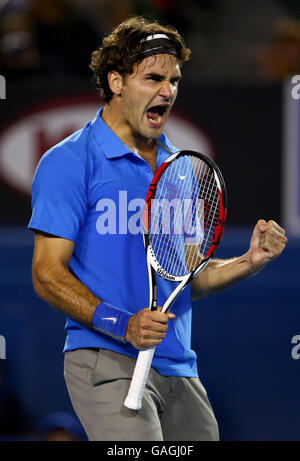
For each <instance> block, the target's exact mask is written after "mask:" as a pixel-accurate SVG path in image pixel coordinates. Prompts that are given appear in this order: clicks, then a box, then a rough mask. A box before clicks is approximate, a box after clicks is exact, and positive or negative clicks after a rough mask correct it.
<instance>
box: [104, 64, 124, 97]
mask: <svg viewBox="0 0 300 461" xmlns="http://www.w3.org/2000/svg"><path fill="white" fill-rule="evenodd" d="M107 78H108V84H109V88H110V89H111V91H112V92H113V93H114V94H115V95H116V96H121V92H122V87H123V77H122V75H120V74H119V72H117V71H116V70H111V71H110V72H108V75H107Z"/></svg>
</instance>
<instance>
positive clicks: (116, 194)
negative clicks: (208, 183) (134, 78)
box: [28, 109, 197, 377]
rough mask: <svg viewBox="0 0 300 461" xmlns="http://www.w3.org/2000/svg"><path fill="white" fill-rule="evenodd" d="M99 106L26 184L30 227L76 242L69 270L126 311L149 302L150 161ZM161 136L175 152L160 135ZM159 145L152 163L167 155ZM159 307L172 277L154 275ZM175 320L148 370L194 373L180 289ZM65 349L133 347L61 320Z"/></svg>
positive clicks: (187, 305) (187, 301) (187, 308)
mask: <svg viewBox="0 0 300 461" xmlns="http://www.w3.org/2000/svg"><path fill="white" fill-rule="evenodd" d="M102 110H103V109H100V110H99V112H98V113H97V115H96V117H95V119H94V120H93V121H90V122H88V123H87V124H86V125H85V126H84V127H83V128H82V129H81V130H79V131H77V132H76V133H74V134H72V135H71V136H69V137H68V138H66V139H64V140H63V141H62V142H60V143H59V144H57V145H55V146H54V147H53V148H52V149H50V150H49V151H47V152H46V153H45V154H44V155H43V157H42V159H41V160H40V162H39V164H38V167H37V169H36V172H35V175H34V178H33V184H32V217H31V220H30V223H29V226H28V227H29V229H32V230H40V231H43V232H47V233H49V234H53V235H56V236H59V237H62V238H65V239H68V240H71V241H73V242H74V243H75V246H74V251H73V255H72V257H71V259H70V263H69V268H70V271H71V272H72V273H73V274H74V275H75V277H77V278H78V279H79V280H80V281H81V282H82V283H84V284H85V285H86V286H87V287H88V288H89V290H90V291H91V292H92V293H93V294H94V295H95V296H96V297H98V298H99V299H101V300H103V301H106V302H108V303H110V304H112V305H114V306H116V307H119V308H120V309H123V310H126V311H128V312H129V313H132V314H134V313H136V312H138V311H139V310H141V309H142V308H144V307H147V306H148V305H149V284H148V273H147V263H146V256H145V250H144V244H143V238H142V232H141V231H142V227H141V224H142V223H141V218H142V210H143V204H144V200H145V197H146V193H147V190H148V187H149V184H150V182H151V180H152V178H153V172H152V170H151V168H150V166H149V165H148V164H147V163H146V162H145V161H144V160H143V159H142V158H141V157H139V156H138V155H136V154H134V153H133V152H131V151H130V150H129V148H128V147H127V146H126V145H125V144H124V143H123V142H122V141H121V140H120V139H119V138H118V137H117V136H116V135H115V134H114V133H113V132H112V131H111V130H110V128H109V127H108V126H107V125H106V124H105V123H104V121H103V120H102V118H101V113H102ZM159 141H160V142H161V143H162V144H163V145H165V146H166V147H167V148H168V149H169V150H171V151H173V152H175V151H177V150H178V149H175V148H174V147H173V146H172V145H171V144H170V142H169V140H168V139H167V138H166V136H165V135H164V134H163V135H161V137H160V138H159ZM168 155H169V154H168V153H167V152H166V151H165V150H164V149H162V148H161V147H159V146H158V153H157V167H159V166H160V165H161V163H162V162H163V161H164V160H165V159H166V158H167V157H168ZM157 285H158V305H159V306H162V305H163V304H164V302H165V300H166V299H167V298H168V296H169V295H170V294H171V293H172V291H173V290H174V288H175V286H174V282H169V281H166V280H164V279H162V278H161V277H159V276H158V277H157ZM172 311H174V313H176V316H177V317H176V319H175V320H170V321H169V324H168V326H169V327H168V332H167V335H166V337H165V339H164V340H163V341H162V343H161V344H160V345H159V346H158V347H157V348H156V352H155V356H154V359H153V367H154V368H155V369H156V370H157V371H158V372H159V373H161V374H163V375H166V376H189V377H195V376H197V366H196V354H195V352H194V351H192V350H191V298H190V289H189V288H186V289H185V290H184V292H183V293H182V294H181V296H180V297H179V298H178V299H177V300H176V302H175V303H174V305H173V306H172ZM65 328H66V333H67V337H66V342H65V346H64V351H69V350H73V349H78V348H86V347H96V348H104V349H110V350H112V351H115V352H118V353H120V354H125V355H128V356H130V357H137V354H138V351H137V350H136V349H135V348H134V347H133V346H132V345H131V344H130V343H125V344H124V343H123V342H120V341H118V340H117V339H114V338H112V337H110V336H108V335H106V334H105V333H101V332H98V331H95V330H92V329H89V328H86V327H85V326H83V325H81V324H79V323H77V322H75V321H74V320H73V319H71V318H67V320H66V326H65Z"/></svg>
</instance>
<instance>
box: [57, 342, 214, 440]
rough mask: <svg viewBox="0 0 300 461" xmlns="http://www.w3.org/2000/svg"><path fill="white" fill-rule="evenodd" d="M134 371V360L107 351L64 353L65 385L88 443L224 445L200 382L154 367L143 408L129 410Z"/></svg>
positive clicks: (84, 350)
mask: <svg viewBox="0 0 300 461" xmlns="http://www.w3.org/2000/svg"><path fill="white" fill-rule="evenodd" d="M134 366H135V360H134V359H131V358H130V357H127V356H125V355H120V354H117V353H115V352H112V351H108V350H105V349H100V350H98V349H78V350H75V351H69V352H66V353H65V364H64V376H65V381H66V385H67V388H68V392H69V395H70V399H71V402H72V405H73V407H74V410H75V412H76V414H77V416H78V418H79V420H80V421H81V424H82V425H83V427H84V429H85V431H86V433H87V436H88V438H89V440H91V441H100V440H102V441H145V440H146V441H162V440H164V441H198V440H206V441H208V440H209V441H212V440H219V432H218V425H217V422H216V419H215V416H214V413H213V410H212V407H211V405H210V403H209V400H208V398H207V394H206V391H205V389H204V387H203V386H202V384H201V382H200V381H199V379H198V378H184V377H183V378H181V377H173V376H168V377H166V376H162V375H161V374H159V373H158V372H157V371H155V370H154V369H153V368H151V371H150V375H149V379H148V382H147V387H146V390H145V393H144V397H143V406H142V409H141V410H139V411H135V410H129V409H128V408H126V407H125V406H124V400H125V397H126V395H127V392H128V389H129V385H130V380H131V377H132V374H133V370H134Z"/></svg>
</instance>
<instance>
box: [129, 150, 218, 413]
mask: <svg viewBox="0 0 300 461" xmlns="http://www.w3.org/2000/svg"><path fill="white" fill-rule="evenodd" d="M187 154H188V155H192V156H196V157H200V158H201V160H203V161H204V162H205V163H206V164H207V165H208V166H209V168H211V169H212V170H213V172H214V177H215V181H216V183H217V187H218V194H219V218H218V222H217V225H216V227H215V231H214V236H213V239H212V243H211V245H210V247H209V249H208V251H207V253H206V254H205V255H204V258H203V259H202V261H201V263H200V265H199V266H198V267H196V268H195V269H194V270H193V271H191V272H189V273H188V274H186V275H183V276H174V275H172V274H169V273H168V272H166V271H165V270H164V269H163V268H162V267H161V266H160V265H159V263H158V261H157V259H156V258H155V255H154V252H153V249H152V246H151V241H150V216H151V202H152V199H154V197H155V193H156V188H157V184H158V182H159V180H160V178H161V176H162V175H163V173H164V171H165V170H166V169H167V168H168V166H169V165H170V164H171V163H172V162H173V161H175V160H176V159H178V158H179V157H180V156H185V155H187ZM226 215H227V192H226V186H225V182H224V179H223V176H222V174H221V171H220V169H219V167H218V166H217V165H216V164H215V162H214V161H213V160H212V159H211V158H210V157H208V156H207V155H205V154H203V153H201V152H194V151H189V150H183V151H178V152H176V153H175V154H173V155H171V156H170V157H168V159H167V160H166V161H165V162H164V163H163V164H162V165H161V166H160V168H159V169H158V170H157V172H156V173H155V175H154V177H153V179H152V181H151V184H150V186H149V189H148V192H147V196H146V201H145V207H144V213H143V240H144V247H145V251H146V257H147V267H148V279H149V309H150V310H156V309H157V283H156V274H159V275H160V276H161V277H163V278H164V279H166V280H170V281H172V282H180V283H179V284H178V286H177V287H176V288H175V290H174V291H173V292H172V294H171V295H170V296H169V298H168V299H167V300H166V302H165V304H164V305H163V307H162V312H167V311H168V310H169V309H170V307H171V306H172V304H173V303H174V302H175V301H176V299H177V298H178V296H179V295H180V294H181V293H182V291H183V290H184V289H185V287H186V286H187V285H188V284H189V283H190V282H191V281H192V280H193V279H194V278H195V277H196V276H197V275H198V274H199V273H200V272H201V271H202V270H203V269H204V268H205V267H206V266H207V264H208V263H209V261H210V260H211V259H212V257H213V255H214V253H215V251H216V249H217V247H218V245H219V243H220V240H221V237H222V234H223V230H224V226H225V221H226ZM154 353H155V346H152V347H150V348H148V349H146V350H141V351H139V355H138V358H137V362H136V366H135V369H134V373H133V376H132V380H131V385H130V388H129V391H128V394H127V397H126V399H125V402H124V405H125V406H126V407H127V408H129V409H132V410H139V409H140V408H141V407H142V397H143V393H144V389H145V387H146V384H147V379H148V375H149V372H150V368H151V363H152V360H153V356H154Z"/></svg>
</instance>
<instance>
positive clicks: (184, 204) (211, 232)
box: [124, 150, 227, 410]
mask: <svg viewBox="0 0 300 461" xmlns="http://www.w3.org/2000/svg"><path fill="white" fill-rule="evenodd" d="M226 211H227V197H226V188H225V183H224V179H223V177H222V174H221V172H220V170H219V168H218V167H217V165H216V164H215V163H214V162H213V161H212V160H211V158H209V157H207V156H206V155H204V154H202V153H198V152H193V151H188V150H184V151H180V152H177V153H175V154H173V155H171V156H170V157H169V158H168V159H167V160H166V161H165V162H164V163H163V164H162V165H161V166H160V168H159V169H158V170H157V172H156V174H155V175H154V177H153V180H152V182H151V184H150V187H149V189H148V193H147V196H146V202H145V208H144V214H143V237H144V245H145V250H146V255H147V264H148V275H149V289H150V292H149V294H150V301H149V308H150V309H151V310H155V309H156V308H157V287H156V273H157V274H159V275H160V276H161V277H163V278H165V279H166V280H171V281H173V282H177V283H176V287H175V289H174V291H173V292H172V293H171V295H170V296H169V298H168V299H167V301H166V302H165V304H164V306H163V308H162V312H167V311H168V309H170V307H171V305H172V304H173V303H174V301H175V300H176V299H177V297H178V296H179V295H180V293H181V292H182V291H183V289H184V288H185V287H186V286H187V285H188V284H189V283H190V282H191V281H192V280H193V278H195V277H196V276H197V275H198V274H199V273H200V272H201V271H202V270H203V269H204V268H205V267H206V265H207V264H208V263H209V261H210V260H211V258H212V257H213V255H214V253H215V251H216V249H217V247H218V245H219V242H220V239H221V236H222V232H223V229H224V225H225V220H226ZM178 282H179V283H178ZM154 352H155V347H151V348H149V349H146V350H142V351H140V352H139V355H138V358H137V362H136V366H135V370H134V374H133V377H132V381H131V385H130V389H129V392H128V395H127V397H126V399H125V402H124V405H125V406H126V407H128V408H130V409H133V410H139V409H140V408H141V406H142V397H143V393H144V389H145V386H146V383H147V379H148V374H149V371H150V367H151V363H152V358H153V355H154Z"/></svg>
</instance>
